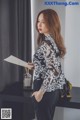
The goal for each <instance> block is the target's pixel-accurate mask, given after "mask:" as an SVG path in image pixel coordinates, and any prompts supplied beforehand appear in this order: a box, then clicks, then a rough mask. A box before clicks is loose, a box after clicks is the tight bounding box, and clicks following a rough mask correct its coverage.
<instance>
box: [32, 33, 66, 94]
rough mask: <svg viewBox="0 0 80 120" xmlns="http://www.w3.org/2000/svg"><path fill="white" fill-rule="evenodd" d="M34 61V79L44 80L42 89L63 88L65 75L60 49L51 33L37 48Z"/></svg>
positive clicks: (53, 89) (49, 90)
mask: <svg viewBox="0 0 80 120" xmlns="http://www.w3.org/2000/svg"><path fill="white" fill-rule="evenodd" d="M33 63H34V65H35V69H34V77H33V78H34V80H43V82H42V85H41V88H40V89H42V90H43V91H46V92H51V91H55V90H56V89H62V88H63V85H64V84H65V76H64V73H63V71H62V68H61V58H60V56H59V49H58V47H57V45H56V43H55V41H54V39H53V38H52V37H51V36H50V35H48V36H45V39H44V42H43V43H42V44H41V46H40V47H39V48H38V49H37V50H36V52H35V54H34V58H33Z"/></svg>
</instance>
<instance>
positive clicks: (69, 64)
mask: <svg viewBox="0 0 80 120" xmlns="http://www.w3.org/2000/svg"><path fill="white" fill-rule="evenodd" d="M77 1H80V0H77ZM79 11H80V5H79V6H67V7H66V24H65V25H66V26H65V44H66V48H67V54H66V57H65V61H64V70H65V75H66V77H67V78H68V79H69V80H70V81H71V82H72V84H73V86H77V87H80V52H79V51H80V12H79Z"/></svg>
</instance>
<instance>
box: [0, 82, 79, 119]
mask: <svg viewBox="0 0 80 120" xmlns="http://www.w3.org/2000/svg"><path fill="white" fill-rule="evenodd" d="M31 94H32V90H23V89H22V87H21V86H20V84H19V83H15V84H13V85H11V86H8V88H6V89H5V90H4V91H3V92H1V93H0V107H1V108H2V107H10V108H12V110H13V120H18V119H19V120H32V119H33V118H34V117H35V113H34V107H33V101H32V99H31ZM71 96H72V97H71V98H70V99H66V98H65V99H60V100H59V102H58V104H57V106H58V107H68V108H74V109H80V88H78V87H73V89H72V91H71Z"/></svg>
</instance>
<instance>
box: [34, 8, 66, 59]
mask: <svg viewBox="0 0 80 120" xmlns="http://www.w3.org/2000/svg"><path fill="white" fill-rule="evenodd" d="M40 14H43V16H44V20H45V24H46V26H47V27H48V29H49V32H50V34H51V35H52V37H53V39H54V40H55V43H56V44H57V47H58V49H59V51H60V57H63V56H64V55H65V53H66V48H65V46H64V42H63V38H62V36H61V26H60V21H59V17H58V14H57V13H56V11H54V10H52V9H45V10H42V11H41V12H40V13H39V14H38V16H37V21H36V29H37V22H38V18H39V15H40ZM37 31H38V29H37ZM43 38H44V35H43V34H40V33H39V34H38V39H37V40H38V41H37V43H38V45H39V44H40V43H41V42H42V40H43Z"/></svg>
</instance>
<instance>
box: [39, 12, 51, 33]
mask: <svg viewBox="0 0 80 120" xmlns="http://www.w3.org/2000/svg"><path fill="white" fill-rule="evenodd" d="M37 29H38V31H39V33H42V34H44V35H47V34H49V29H48V28H47V26H46V23H45V20H44V16H43V14H42V13H41V14H40V15H39V17H38V22H37Z"/></svg>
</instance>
